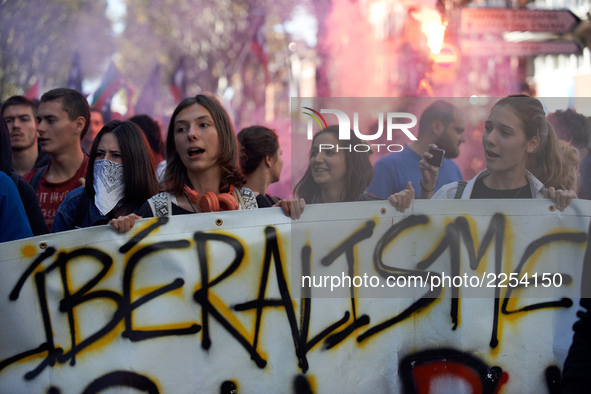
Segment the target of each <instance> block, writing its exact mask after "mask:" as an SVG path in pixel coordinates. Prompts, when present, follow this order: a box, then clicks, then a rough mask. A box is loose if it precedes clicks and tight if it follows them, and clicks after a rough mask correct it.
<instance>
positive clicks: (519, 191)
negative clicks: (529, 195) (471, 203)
mask: <svg viewBox="0 0 591 394" xmlns="http://www.w3.org/2000/svg"><path fill="white" fill-rule="evenodd" d="M526 186H527V184H526V185H523V186H521V187H520V188H519V189H517V193H515V195H514V196H513V197H511V196H509V197H505V196H504V195H503V193H501V191H500V190H497V189H494V190H495V191H496V192H497V194H498V195H499V196H501V198H503V199H505V198H509V199H515V198H517V196H518V195H519V193H521V191H522V190H523V188H524V187H526ZM506 191H507V190H506Z"/></svg>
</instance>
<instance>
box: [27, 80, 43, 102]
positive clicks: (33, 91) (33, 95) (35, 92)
mask: <svg viewBox="0 0 591 394" xmlns="http://www.w3.org/2000/svg"><path fill="white" fill-rule="evenodd" d="M42 89H43V78H42V77H41V76H39V77H37V81H36V82H35V83H34V84H33V85H32V86H31V87H30V88H29V89H27V91H26V92H25V97H26V98H28V99H31V100H39V98H40V97H41V91H42Z"/></svg>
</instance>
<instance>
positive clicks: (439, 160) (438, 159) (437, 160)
mask: <svg viewBox="0 0 591 394" xmlns="http://www.w3.org/2000/svg"><path fill="white" fill-rule="evenodd" d="M429 153H431V154H432V155H433V157H432V158H430V159H427V163H429V164H431V165H432V166H433V167H441V165H442V164H443V156H444V155H445V151H444V150H443V149H438V148H433V147H432V146H431V147H429Z"/></svg>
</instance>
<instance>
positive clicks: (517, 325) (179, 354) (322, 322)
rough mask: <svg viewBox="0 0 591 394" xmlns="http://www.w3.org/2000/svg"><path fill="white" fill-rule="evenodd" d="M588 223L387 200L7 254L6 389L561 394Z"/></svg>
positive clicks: (548, 212) (265, 213)
mask: <svg viewBox="0 0 591 394" xmlns="http://www.w3.org/2000/svg"><path fill="white" fill-rule="evenodd" d="M590 221H591V202H589V201H573V202H572V203H571V205H570V206H569V207H568V208H567V209H566V210H565V211H564V212H559V211H557V210H555V209H553V205H552V203H551V202H550V201H549V200H514V201H510V202H508V201H501V200H495V201H492V200H488V201H483V200H480V201H476V200H468V201H466V200H462V201H459V200H451V201H441V200H440V201H414V202H413V205H412V207H411V209H409V210H407V211H406V212H405V213H403V214H402V213H399V212H396V211H395V210H394V208H393V207H392V206H391V205H390V204H389V203H388V202H387V201H383V202H380V201H376V202H358V203H345V204H322V205H309V206H307V207H306V210H305V212H304V214H303V216H302V219H301V220H299V221H291V220H290V219H288V218H286V217H285V216H284V215H283V213H282V212H281V210H280V209H278V208H270V209H266V210H256V211H241V212H230V213H221V214H218V213H213V214H199V215H185V216H176V217H172V218H164V219H160V220H158V219H147V220H143V221H140V222H138V224H137V225H136V227H135V228H134V229H133V230H132V231H131V232H130V233H129V234H126V235H120V234H117V233H115V232H114V231H113V230H112V229H110V228H109V227H107V226H102V227H96V228H90V229H84V230H75V231H71V232H66V233H61V234H55V235H50V236H45V237H36V238H32V239H28V240H22V241H17V242H10V243H4V244H0V283H1V285H0V316H1V319H0V392H2V393H4V392H6V393H25V392H26V393H64V394H65V393H97V392H102V391H103V390H106V389H111V390H113V389H117V390H123V392H127V391H125V390H131V391H129V392H138V390H139V391H140V392H149V393H194V392H204V393H219V392H232V390H237V391H238V392H244V393H253V392H319V393H326V392H343V393H358V392H383V393H386V392H387V393H392V392H394V393H396V392H417V393H425V392H429V390H438V392H458V390H464V391H465V392H470V390H473V391H474V392H478V390H479V389H480V390H483V391H484V392H494V391H495V389H500V390H501V392H507V393H516V392H519V393H540V392H547V391H549V389H548V383H547V380H546V376H556V375H557V374H559V373H560V370H561V369H562V364H563V362H564V359H565V357H566V354H567V352H568V348H569V346H570V343H571V340H572V329H571V327H572V324H573V323H574V322H575V321H576V318H577V317H576V312H577V310H578V309H579V307H578V298H579V297H580V295H581V290H582V289H583V290H585V288H584V286H583V285H584V283H583V282H584V281H585V280H586V279H584V277H583V268H584V267H585V266H587V269H588V268H589V267H588V265H589V264H591V262H590V261H589V260H590V259H591V251H590V249H591V243H590V242H589V237H590V235H589V227H590ZM446 276H447V277H448V278H449V279H446ZM446 281H447V282H449V285H448V283H447V282H446ZM460 282H461V283H460ZM583 294H585V293H583ZM553 374H554V375H553ZM132 389H133V390H132Z"/></svg>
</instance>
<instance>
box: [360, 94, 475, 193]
mask: <svg viewBox="0 0 591 394" xmlns="http://www.w3.org/2000/svg"><path fill="white" fill-rule="evenodd" d="M464 127H465V126H464V115H463V114H462V111H461V110H460V109H459V108H458V107H456V106H455V105H453V104H450V103H448V102H445V101H442V100H437V101H435V102H434V103H432V104H431V105H429V106H428V107H427V108H426V109H425V110H424V111H423V113H422V114H421V117H420V119H419V135H418V136H417V140H416V141H415V142H414V143H412V144H411V145H407V146H405V147H404V149H403V150H402V152H396V153H390V154H388V155H386V156H384V157H382V158H381V159H380V160H378V161H377V163H376V164H375V166H374V177H373V181H372V183H371V184H370V185H369V187H368V189H367V191H368V192H369V193H373V194H375V195H376V196H378V197H381V198H388V196H390V195H392V194H394V193H397V192H399V191H401V190H404V189H406V185H407V183H408V181H410V182H412V187H413V188H414V190H415V198H419V192H420V190H421V170H420V169H419V161H420V160H421V159H422V158H423V153H424V152H427V151H429V153H431V155H433V156H434V159H436V161H437V163H436V162H435V161H433V164H432V165H435V164H440V166H439V178H438V184H437V186H436V187H435V190H434V191H433V192H436V191H437V190H438V189H439V188H440V187H441V186H443V185H445V184H447V183H451V182H456V181H459V180H463V176H462V172H461V171H460V168H459V167H458V165H457V164H456V163H455V162H453V161H452V160H450V159H453V158H456V157H458V155H459V154H460V145H461V144H462V143H464V142H466V140H465V138H464ZM430 145H437V147H438V148H439V149H440V150H439V151H436V150H433V151H430V150H429V148H430ZM442 151H443V152H442ZM438 156H441V158H442V160H437V159H438V158H439V157H438Z"/></svg>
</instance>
